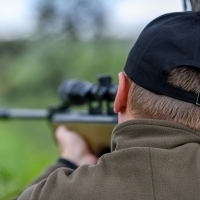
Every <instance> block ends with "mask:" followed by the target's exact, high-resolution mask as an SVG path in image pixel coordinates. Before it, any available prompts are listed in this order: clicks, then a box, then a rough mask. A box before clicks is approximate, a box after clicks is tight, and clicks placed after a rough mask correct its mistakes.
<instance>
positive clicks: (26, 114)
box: [0, 108, 49, 119]
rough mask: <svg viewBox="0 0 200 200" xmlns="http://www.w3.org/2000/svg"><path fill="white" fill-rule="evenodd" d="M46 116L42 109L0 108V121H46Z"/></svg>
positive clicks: (46, 111) (46, 113) (47, 112)
mask: <svg viewBox="0 0 200 200" xmlns="http://www.w3.org/2000/svg"><path fill="white" fill-rule="evenodd" d="M48 115H49V111H48V110H43V109H18V108H13V109H8V108H0V119H46V118H47V117H48Z"/></svg>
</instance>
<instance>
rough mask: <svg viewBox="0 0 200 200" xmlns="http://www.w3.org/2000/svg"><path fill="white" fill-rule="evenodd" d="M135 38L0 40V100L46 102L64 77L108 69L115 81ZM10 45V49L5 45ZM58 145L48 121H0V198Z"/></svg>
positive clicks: (54, 98)
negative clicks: (2, 41)
mask: <svg viewBox="0 0 200 200" xmlns="http://www.w3.org/2000/svg"><path fill="white" fill-rule="evenodd" d="M132 44H133V42H122V41H110V40H102V41H101V40H99V41H89V42H82V43H80V42H73V41H67V40H66V39H62V38H55V37H46V38H42V39H38V40H32V41H21V42H20V41H18V42H14V43H6V42H4V43H0V72H1V73H0V96H1V98H0V105H7V106H11V107H32V108H47V107H48V106H49V105H52V104H55V103H58V102H59V101H60V100H59V97H58V95H57V88H58V86H59V84H60V83H61V82H62V81H64V80H66V79H68V78H79V79H86V80H88V81H91V82H93V83H95V82H97V78H96V77H97V75H98V74H101V73H109V74H111V75H112V76H113V79H114V83H117V74H118V72H119V71H122V70H123V66H124V64H125V60H126V58H127V55H128V52H129V50H130V48H131V46H132ZM9 49H11V50H9ZM58 157H59V151H58V148H57V146H56V145H55V142H54V139H53V137H52V133H51V128H50V126H49V125H48V123H47V122H46V121H2V120H1V121H0V158H1V162H0V199H4V200H7V199H10V198H11V197H12V196H14V195H16V194H18V193H19V192H20V191H21V190H22V189H23V188H24V187H25V186H26V185H27V184H28V183H30V182H31V180H33V179H34V178H35V177H36V176H37V175H38V174H39V173H41V172H42V170H43V169H44V168H45V167H46V166H47V165H49V164H51V163H54V162H55V161H56V159H57V158H58Z"/></svg>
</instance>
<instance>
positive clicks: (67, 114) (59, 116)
mask: <svg viewBox="0 0 200 200" xmlns="http://www.w3.org/2000/svg"><path fill="white" fill-rule="evenodd" d="M117 89H118V86H117V85H113V84H112V78H111V76H109V75H99V76H98V84H92V83H90V82H88V81H85V80H77V79H70V80H67V81H64V82H63V83H61V85H60V86H59V88H58V92H59V95H60V97H61V100H62V102H61V103H60V104H59V105H56V106H50V107H49V108H48V109H16V108H15V109H9V108H5V107H3V108H0V119H6V120H7V119H23V120H25V119H47V120H48V121H49V123H50V125H51V127H52V130H53V133H54V132H55V130H56V128H57V127H58V126H59V125H66V126H67V127H68V129H70V130H73V131H76V132H77V133H79V134H80V135H82V136H83V138H84V139H85V140H86V142H87V143H88V145H89V147H90V149H91V151H92V152H93V153H94V154H96V155H97V156H100V155H102V154H104V153H106V152H109V147H110V139H111V133H112V130H113V128H114V126H115V125H116V124H117V115H116V114H115V113H114V112H113V107H112V104H113V101H114V99H115V96H116V93H117ZM74 106H75V107H74ZM81 106H82V108H84V109H83V110H76V108H77V107H78V108H80V107H81Z"/></svg>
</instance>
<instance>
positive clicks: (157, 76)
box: [124, 11, 200, 106]
mask: <svg viewBox="0 0 200 200" xmlns="http://www.w3.org/2000/svg"><path fill="white" fill-rule="evenodd" d="M179 66H189V67H191V68H197V69H200V11H198V12H193V11H189V12H176V13H168V14H165V15H162V16H160V17H158V18H156V19H155V20H153V21H152V22H150V23H149V24H148V25H147V26H146V27H145V28H144V30H143V31H142V33H141V34H140V36H139V38H138V40H137V41H136V43H135V45H134V46H133V48H132V49H131V51H130V53H129V56H128V59H127V61H126V64H125V67H124V71H125V73H126V74H127V76H128V77H129V78H130V79H131V80H132V81H133V82H135V83H136V84H137V85H139V86H141V87H143V88H145V89H147V90H149V91H152V92H154V93H157V94H163V95H166V96H170V97H172V98H175V99H179V100H182V101H185V102H189V103H193V104H196V105H198V106H200V94H197V93H195V92H188V91H185V90H183V89H181V88H177V87H175V86H173V85H171V84H170V83H168V82H167V78H168V73H169V71H170V70H172V69H173V68H176V67H179Z"/></svg>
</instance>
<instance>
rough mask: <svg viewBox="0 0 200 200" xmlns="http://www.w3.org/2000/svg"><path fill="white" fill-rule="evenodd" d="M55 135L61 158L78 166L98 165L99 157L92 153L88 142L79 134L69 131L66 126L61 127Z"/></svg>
mask: <svg viewBox="0 0 200 200" xmlns="http://www.w3.org/2000/svg"><path fill="white" fill-rule="evenodd" d="M55 134H56V139H57V142H58V145H59V147H60V150H61V158H64V159H67V160H69V161H71V162H73V163H74V164H76V165H78V166H80V165H84V164H96V163H97V157H96V156H95V155H93V154H92V153H91V152H90V150H89V147H88V145H87V143H86V141H85V140H84V139H83V138H82V137H81V136H80V135H79V134H78V133H76V132H74V131H71V130H68V129H67V128H66V127H65V126H59V127H58V128H57V130H56V133H55Z"/></svg>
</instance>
